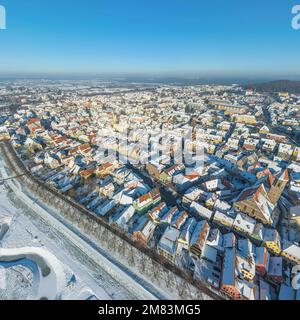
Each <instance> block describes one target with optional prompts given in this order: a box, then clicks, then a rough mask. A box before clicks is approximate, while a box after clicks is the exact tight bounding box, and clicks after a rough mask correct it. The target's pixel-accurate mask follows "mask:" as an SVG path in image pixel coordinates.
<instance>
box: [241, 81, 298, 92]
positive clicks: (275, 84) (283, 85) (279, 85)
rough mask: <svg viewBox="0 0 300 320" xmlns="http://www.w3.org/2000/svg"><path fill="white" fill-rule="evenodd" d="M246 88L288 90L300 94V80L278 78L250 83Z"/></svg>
mask: <svg viewBox="0 0 300 320" xmlns="http://www.w3.org/2000/svg"><path fill="white" fill-rule="evenodd" d="M244 88H245V89H254V90H256V91H258V92H270V93H272V92H288V93H296V94H298V93H299V94H300V81H290V80H277V81H271V82H264V83H255V84H248V85H245V86H244Z"/></svg>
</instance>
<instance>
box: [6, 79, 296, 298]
mask: <svg viewBox="0 0 300 320" xmlns="http://www.w3.org/2000/svg"><path fill="white" fill-rule="evenodd" d="M148 133H151V134H149V136H148ZM178 141H179V143H175V142H178ZM0 145H1V148H2V149H1V154H2V153H3V154H4V151H3V150H6V151H5V152H6V153H7V154H9V152H10V153H11V157H13V156H16V157H17V158H18V161H19V162H18V166H19V167H21V166H24V169H22V170H27V171H28V174H29V175H30V176H32V178H30V179H31V180H32V181H33V179H34V181H37V182H38V183H40V185H41V188H42V187H45V188H47V190H50V191H53V192H55V194H57V196H58V197H61V198H62V199H64V200H67V201H70V202H72V203H75V204H77V205H78V208H81V209H82V210H83V212H90V213H91V215H92V216H93V217H95V219H99V222H100V223H102V224H103V226H107V228H111V230H113V232H115V233H116V234H118V235H119V236H120V237H124V239H128V240H126V241H127V242H128V241H129V242H130V244H131V245H132V246H133V247H136V248H138V250H142V251H143V252H144V253H145V254H146V253H147V254H148V253H153V255H154V256H155V257H156V258H155V261H156V263H160V262H161V263H162V264H163V265H167V266H168V268H170V270H171V269H172V268H174V270H175V271H174V272H175V273H176V274H177V275H181V273H180V270H181V271H182V274H184V275H187V276H186V279H187V280H186V281H187V283H190V284H192V285H193V283H194V282H195V283H197V281H199V284H201V285H204V286H205V287H206V288H207V290H208V291H207V292H205V293H206V294H208V295H209V292H211V293H212V295H214V296H218V297H219V298H220V299H240V300H299V299H300V288H299V287H298V286H296V285H295V281H294V278H295V277H296V276H297V273H296V272H295V268H294V267H295V266H297V265H300V94H296V93H288V92H284V91H283V92H265V93H264V92H261V91H259V92H258V91H256V90H255V88H254V87H253V88H249V87H243V86H241V85H239V84H232V85H212V84H209V85H185V86H184V85H172V84H151V83H127V84H126V83H124V82H119V81H104V80H103V81H102V80H90V81H87V80H85V81H84V80H81V81H80V80H68V81H67V80H66V81H63V80H61V81H58V80H43V81H35V80H7V81H2V82H0ZM182 149H185V150H189V151H190V153H191V155H192V156H195V155H197V150H202V152H201V154H200V157H197V156H196V157H194V158H193V157H192V159H193V160H192V161H191V159H190V161H186V160H187V159H185V157H183V159H182V161H181V162H178V161H176V159H178V158H180V155H181V152H182ZM7 159H8V156H6V162H7V164H6V165H7V166H9V165H11V164H10V163H9V161H7ZM16 163H17V162H16ZM22 168H23V167H22ZM20 170H21V169H20ZM24 172H25V171H24ZM22 174H23V173H22V172H21V171H20V172H19V171H17V172H14V178H13V179H17V180H18V179H21V178H19V177H18V176H21V175H22ZM28 174H27V175H28ZM2 178H3V177H2ZM2 178H0V183H2V184H5V181H4V180H5V179H3V181H2V180H1V179H2ZM53 206H54V208H55V203H53ZM81 209H80V210H81ZM56 211H57V214H58V215H59V214H60V209H59V208H58V207H57V210H56ZM84 219H85V218H84V215H82V218H81V220H80V221H79V222H78V224H79V225H80V224H83V223H84ZM0 226H1V220H0ZM0 230H1V228H0ZM93 232H95V233H97V230H96V229H95V230H94V231H93ZM0 240H1V232H0ZM107 241H108V240H107ZM113 250H118V249H117V248H114V245H112V251H113ZM157 257H161V261H160V260H159V259H158V258H157ZM182 294H183V293H182Z"/></svg>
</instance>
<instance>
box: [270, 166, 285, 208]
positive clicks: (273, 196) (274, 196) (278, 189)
mask: <svg viewBox="0 0 300 320" xmlns="http://www.w3.org/2000/svg"><path fill="white" fill-rule="evenodd" d="M289 180H290V178H289V173H288V170H287V169H285V170H284V171H283V173H282V174H281V175H280V176H279V177H277V178H276V179H275V180H274V182H273V184H272V186H271V188H270V190H269V193H268V197H269V199H270V201H271V203H272V204H274V205H276V203H277V202H278V200H279V198H280V197H281V195H282V193H283V191H284V188H285V187H286V185H287V183H288V182H289Z"/></svg>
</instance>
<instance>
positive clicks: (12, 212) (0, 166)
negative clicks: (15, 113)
mask: <svg viewBox="0 0 300 320" xmlns="http://www.w3.org/2000/svg"><path fill="white" fill-rule="evenodd" d="M0 173H1V174H2V175H3V176H8V175H9V174H8V173H7V171H6V168H5V165H4V162H3V161H2V159H1V157H0ZM16 188H19V189H20V186H18V183H16V182H14V181H12V180H10V181H8V182H6V183H5V184H2V185H0V224H2V223H4V222H5V223H6V224H8V225H9V229H8V231H7V232H6V233H5V235H4V237H3V239H2V240H1V239H0V247H2V248H22V247H40V248H44V249H46V250H47V251H49V252H50V253H52V254H53V255H54V256H55V257H56V258H57V259H58V260H59V261H60V263H61V265H62V269H63V273H64V277H65V283H66V285H65V287H64V288H63V290H62V292H61V293H60V297H61V299H87V298H88V297H90V296H93V295H95V296H96V297H98V299H154V298H155V297H154V296H153V295H152V294H151V293H150V292H148V291H147V290H146V289H145V288H144V287H142V286H141V285H140V284H139V283H135V282H134V280H133V279H130V278H129V277H128V276H127V275H126V274H123V273H122V270H118V267H116V266H114V265H110V262H109V261H107V260H106V259H105V257H102V256H101V255H100V254H97V253H96V252H94V251H93V250H92V248H89V246H88V244H84V243H83V241H80V239H77V238H76V235H74V234H71V232H64V231H66V230H65V229H64V228H63V226H59V222H57V225H56V226H55V225H54V223H51V222H52V221H51V218H50V216H49V219H48V218H47V219H45V217H43V216H42V214H41V215H39V214H37V212H36V209H35V210H34V208H36V207H37V204H34V203H32V205H31V206H29V205H28V201H30V200H28V199H27V198H25V195H24V198H23V196H22V197H20V196H19V195H20V194H19V195H18V193H17V192H16V190H14V192H12V189H16ZM24 199H25V200H26V201H25V200H24ZM31 201H32V200H31ZM26 202H27V205H26ZM40 209H41V210H40V213H43V212H44V210H43V208H40ZM0 260H1V259H0ZM33 282H34V277H33V274H32V270H30V268H26V266H25V267H24V265H22V266H12V267H11V268H3V267H1V265H0V299H26V298H32V296H31V292H30V289H31V288H33V286H34V283H33ZM4 288H6V289H4ZM20 288H21V289H20Z"/></svg>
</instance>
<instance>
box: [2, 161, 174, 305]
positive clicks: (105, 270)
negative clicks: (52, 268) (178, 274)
mask: <svg viewBox="0 0 300 320" xmlns="http://www.w3.org/2000/svg"><path fill="white" fill-rule="evenodd" d="M0 160H1V159H0ZM0 170H1V174H2V176H3V177H4V178H6V177H8V176H9V175H8V173H7V172H6V170H4V165H3V163H2V164H1V163H0ZM6 184H7V185H8V186H9V187H10V189H11V190H13V191H14V193H15V195H16V196H17V198H18V199H19V200H20V201H22V202H24V203H25V204H26V205H27V206H28V207H30V208H31V209H32V210H33V211H34V213H33V216H32V218H33V219H39V220H41V221H42V224H43V226H42V229H46V230H48V231H51V230H52V229H54V230H55V233H56V234H59V237H57V238H59V241H60V242H63V243H64V244H66V245H67V246H68V247H70V253H71V254H72V255H73V256H74V258H75V257H76V259H77V263H78V260H79V262H80V263H83V267H86V268H90V266H91V264H92V265H93V267H94V270H95V267H96V270H97V273H98V278H100V279H101V278H102V279H104V280H105V286H106V287H107V286H109V285H110V284H109V283H111V284H112V285H113V286H114V287H116V288H118V290H120V291H122V294H121V296H122V297H123V298H124V297H126V296H127V298H130V299H150V300H152V299H168V298H169V297H168V296H166V295H164V294H163V293H161V292H160V291H159V290H157V289H156V288H155V287H154V286H153V285H152V284H150V283H148V282H147V281H145V280H144V279H142V278H140V277H139V276H138V275H136V274H135V273H134V272H133V271H132V270H130V269H129V268H127V267H125V266H124V265H123V264H122V263H121V262H120V261H118V260H117V259H115V258H114V257H112V256H111V255H110V254H109V253H107V252H106V251H105V250H104V249H103V248H101V247H100V246H99V245H97V244H96V243H94V242H93V241H91V240H90V239H89V238H88V237H87V236H85V235H83V234H82V233H81V232H80V231H79V230H78V229H76V228H75V227H74V226H72V225H71V224H70V223H68V222H67V221H65V220H64V219H63V218H62V217H61V216H59V215H58V214H56V213H55V212H54V211H53V210H51V209H50V208H47V207H46V206H45V205H44V204H41V203H40V201H39V200H38V199H35V198H33V197H32V196H30V195H29V193H27V192H26V190H24V189H23V188H22V187H21V186H20V185H19V184H18V183H16V182H15V181H12V180H8V181H6ZM56 234H55V236H56ZM58 254H61V253H60V252H58ZM60 258H62V259H63V261H65V259H67V260H69V259H68V257H66V256H65V255H63V256H61V257H60ZM70 263H71V266H72V262H71V261H70ZM81 274H82V272H81ZM106 279H108V280H107V281H106ZM84 280H86V281H87V283H88V284H91V283H92V281H94V282H96V281H97V279H93V275H88V274H87V276H86V277H85V279H84ZM92 288H95V285H93V286H92ZM108 290H109V288H108ZM126 292H127V293H126ZM117 298H118V296H117ZM119 298H120V296H119Z"/></svg>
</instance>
